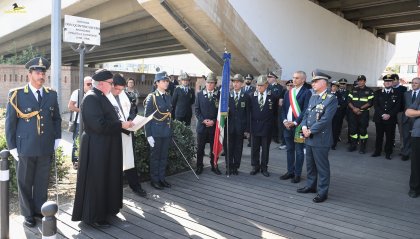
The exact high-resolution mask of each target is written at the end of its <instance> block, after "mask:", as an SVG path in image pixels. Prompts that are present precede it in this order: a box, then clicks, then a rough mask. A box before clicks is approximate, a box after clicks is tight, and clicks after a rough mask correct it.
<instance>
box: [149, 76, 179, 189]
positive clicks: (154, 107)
mask: <svg viewBox="0 0 420 239" xmlns="http://www.w3.org/2000/svg"><path fill="white" fill-rule="evenodd" d="M154 82H155V84H156V90H155V91H154V92H152V93H150V94H149V95H148V96H147V98H146V100H145V102H146V104H145V109H144V110H145V113H144V115H145V116H146V117H148V116H149V115H151V114H153V112H155V111H156V113H155V114H154V116H153V119H152V120H151V121H149V122H148V123H147V124H146V126H145V132H146V137H147V141H148V142H149V145H150V178H151V181H150V184H151V185H152V187H154V188H156V189H158V190H162V189H163V188H164V187H166V188H170V187H171V184H170V183H168V182H167V181H166V180H165V174H166V173H165V172H166V165H167V163H168V151H169V144H170V140H171V136H172V131H171V124H172V120H171V110H172V104H171V95H170V94H169V93H168V92H167V91H166V90H167V88H168V86H169V77H168V75H167V74H166V72H165V71H163V72H160V73H157V74H156V75H155V80H154Z"/></svg>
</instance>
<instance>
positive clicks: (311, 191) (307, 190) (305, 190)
mask: <svg viewBox="0 0 420 239" xmlns="http://www.w3.org/2000/svg"><path fill="white" fill-rule="evenodd" d="M296 192H298V193H316V189H313V188H308V187H304V188H298V190H296Z"/></svg>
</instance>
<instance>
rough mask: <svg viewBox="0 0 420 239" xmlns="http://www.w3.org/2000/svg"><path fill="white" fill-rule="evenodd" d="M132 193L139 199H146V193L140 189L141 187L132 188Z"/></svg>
mask: <svg viewBox="0 0 420 239" xmlns="http://www.w3.org/2000/svg"><path fill="white" fill-rule="evenodd" d="M133 192H134V193H135V194H137V195H138V196H140V197H144V198H145V197H146V196H147V192H146V191H144V190H143V189H142V188H141V186H140V185H139V186H137V187H136V188H134V189H133Z"/></svg>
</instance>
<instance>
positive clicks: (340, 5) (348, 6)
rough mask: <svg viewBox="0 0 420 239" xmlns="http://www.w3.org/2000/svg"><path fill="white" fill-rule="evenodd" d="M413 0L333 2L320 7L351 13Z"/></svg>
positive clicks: (336, 0) (324, 3) (337, 0)
mask: <svg viewBox="0 0 420 239" xmlns="http://www.w3.org/2000/svg"><path fill="white" fill-rule="evenodd" d="M408 1H412V0H333V1H327V2H323V3H321V4H320V5H321V6H322V7H324V8H326V9H328V10H333V9H340V10H341V11H349V10H356V9H362V8H366V7H378V6H382V5H386V4H391V3H396V2H399V3H401V2H408Z"/></svg>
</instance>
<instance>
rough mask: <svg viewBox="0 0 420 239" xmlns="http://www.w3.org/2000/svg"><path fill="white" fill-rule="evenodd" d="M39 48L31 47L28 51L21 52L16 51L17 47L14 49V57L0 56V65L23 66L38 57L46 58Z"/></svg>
mask: <svg viewBox="0 0 420 239" xmlns="http://www.w3.org/2000/svg"><path fill="white" fill-rule="evenodd" d="M44 55H45V54H43V53H42V52H41V51H40V50H39V49H38V48H36V47H33V46H32V45H29V46H28V47H27V48H26V49H24V50H23V51H21V52H17V51H16V46H15V47H14V51H13V55H12V56H10V57H5V56H3V55H1V56H0V64H10V65H22V64H25V63H26V62H28V61H29V60H30V59H32V58H34V57H36V56H44Z"/></svg>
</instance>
